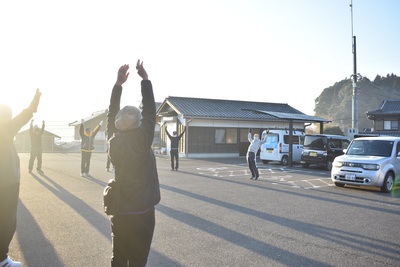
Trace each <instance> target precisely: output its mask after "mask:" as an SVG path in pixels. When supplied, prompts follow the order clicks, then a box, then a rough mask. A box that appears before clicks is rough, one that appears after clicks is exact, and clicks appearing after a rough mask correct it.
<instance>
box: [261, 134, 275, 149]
mask: <svg viewBox="0 0 400 267" xmlns="http://www.w3.org/2000/svg"><path fill="white" fill-rule="evenodd" d="M278 142H279V135H277V134H268V135H267V141H266V142H265V144H264V146H265V147H276V146H277V145H278Z"/></svg>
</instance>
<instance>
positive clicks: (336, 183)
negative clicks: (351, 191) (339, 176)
mask: <svg viewBox="0 0 400 267" xmlns="http://www.w3.org/2000/svg"><path fill="white" fill-rule="evenodd" d="M335 185H336V186H338V187H344V185H345V184H342V183H338V182H335Z"/></svg>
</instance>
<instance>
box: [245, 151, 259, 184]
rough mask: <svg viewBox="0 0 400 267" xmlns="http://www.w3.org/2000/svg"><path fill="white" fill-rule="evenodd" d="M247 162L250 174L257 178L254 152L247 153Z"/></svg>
mask: <svg viewBox="0 0 400 267" xmlns="http://www.w3.org/2000/svg"><path fill="white" fill-rule="evenodd" d="M247 163H248V164H249V169H250V171H251V176H252V177H256V178H258V176H259V174H258V168H257V162H256V154H255V153H254V152H248V153H247Z"/></svg>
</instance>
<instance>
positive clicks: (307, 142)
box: [303, 135, 326, 150]
mask: <svg viewBox="0 0 400 267" xmlns="http://www.w3.org/2000/svg"><path fill="white" fill-rule="evenodd" d="M325 142H326V137H324V136H310V135H306V136H305V138H304V146H303V147H304V148H307V149H316V150H324V149H325Z"/></svg>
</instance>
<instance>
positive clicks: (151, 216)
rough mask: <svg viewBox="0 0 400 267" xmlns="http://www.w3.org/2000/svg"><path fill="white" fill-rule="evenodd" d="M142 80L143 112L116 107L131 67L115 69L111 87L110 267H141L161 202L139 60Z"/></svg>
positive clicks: (152, 116)
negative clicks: (114, 204) (113, 189)
mask: <svg viewBox="0 0 400 267" xmlns="http://www.w3.org/2000/svg"><path fill="white" fill-rule="evenodd" d="M136 69H137V73H138V74H139V76H140V77H141V78H142V81H141V93H142V108H143V110H142V111H141V110H140V109H138V108H137V107H134V106H125V107H124V108H122V109H120V100H121V93H122V85H123V84H124V83H125V82H126V80H127V79H128V76H129V72H128V70H129V65H123V66H121V67H120V68H119V71H118V76H117V81H116V83H115V85H114V87H113V89H112V93H111V99H110V106H109V109H108V110H109V113H108V115H107V132H109V133H114V135H113V136H112V137H111V138H110V140H109V142H108V146H109V149H108V152H109V156H110V158H111V162H112V164H113V165H114V168H115V178H114V180H115V181H116V183H120V188H121V192H120V205H119V212H117V214H116V215H111V216H110V221H111V231H112V257H111V266H112V267H115V266H145V265H146V263H147V258H148V255H149V251H150V247H151V242H152V239H153V233H154V228H155V208H154V206H155V205H156V204H158V203H159V202H160V199H161V196H160V185H159V181H158V173H157V165H156V158H155V156H154V153H153V150H152V143H153V139H154V131H155V125H156V104H155V101H154V94H153V87H152V84H151V81H150V80H149V79H148V75H147V72H146V70H145V69H144V67H143V62H142V63H140V60H138V61H137V63H136Z"/></svg>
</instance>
